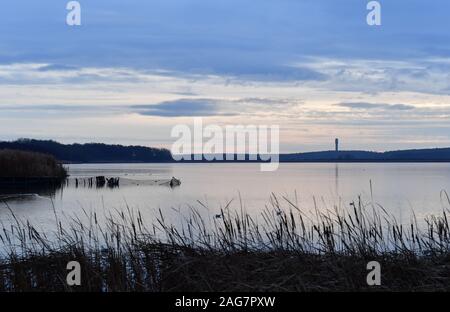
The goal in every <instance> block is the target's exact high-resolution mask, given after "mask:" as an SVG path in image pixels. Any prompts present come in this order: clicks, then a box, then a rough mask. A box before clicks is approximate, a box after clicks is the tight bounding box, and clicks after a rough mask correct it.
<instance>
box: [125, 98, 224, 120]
mask: <svg viewBox="0 0 450 312" xmlns="http://www.w3.org/2000/svg"><path fill="white" fill-rule="evenodd" d="M131 108H132V109H133V110H135V111H136V112H138V113H139V114H141V115H145V116H160V117H194V116H203V117H206V116H225V115H231V114H230V113H226V112H221V110H220V103H219V102H217V101H216V100H213V99H179V100H175V101H167V102H162V103H159V104H154V105H133V106H131Z"/></svg>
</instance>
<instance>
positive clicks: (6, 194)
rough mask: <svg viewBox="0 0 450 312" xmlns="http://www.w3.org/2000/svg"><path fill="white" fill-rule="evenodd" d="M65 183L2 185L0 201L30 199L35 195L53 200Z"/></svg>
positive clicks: (0, 187)
mask: <svg viewBox="0 0 450 312" xmlns="http://www.w3.org/2000/svg"><path fill="white" fill-rule="evenodd" d="M65 183H66V182H65V181H60V182H54V183H31V184H22V185H18V184H14V185H7V184H2V185H1V186H0V199H1V200H11V199H20V198H22V199H30V197H33V196H36V195H37V196H45V197H49V198H54V197H55V196H56V193H57V192H59V191H60V190H61V189H62V188H63V187H64V185H65Z"/></svg>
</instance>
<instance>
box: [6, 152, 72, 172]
mask: <svg viewBox="0 0 450 312" xmlns="http://www.w3.org/2000/svg"><path fill="white" fill-rule="evenodd" d="M66 176H67V172H66V170H65V168H64V167H63V166H62V164H61V163H60V162H58V161H57V160H56V159H55V158H54V157H53V156H51V155H47V154H41V153H35V152H26V151H17V150H9V149H2V150H0V178H65V177H66Z"/></svg>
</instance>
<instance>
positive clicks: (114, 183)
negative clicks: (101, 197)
mask: <svg viewBox="0 0 450 312" xmlns="http://www.w3.org/2000/svg"><path fill="white" fill-rule="evenodd" d="M107 180H108V187H111V188H113V187H119V178H110V179H107Z"/></svg>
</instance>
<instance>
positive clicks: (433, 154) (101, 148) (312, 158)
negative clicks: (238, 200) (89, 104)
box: [0, 139, 450, 164]
mask: <svg viewBox="0 0 450 312" xmlns="http://www.w3.org/2000/svg"><path fill="white" fill-rule="evenodd" d="M2 149H14V150H21V151H29V152H38V153H44V154H50V155H52V156H54V157H55V158H56V159H59V160H60V161H62V162H63V163H64V164H99V163H130V164H131V163H137V164H139V163H190V164H192V163H263V162H265V161H262V160H261V157H260V156H267V155H259V156H258V157H257V160H250V158H253V159H254V158H255V157H250V155H248V154H246V155H243V154H236V153H235V154H230V155H231V156H233V158H234V159H235V160H213V161H207V160H206V158H205V156H204V155H203V157H202V160H182V161H176V160H174V159H173V155H172V153H171V152H170V151H169V150H168V149H164V148H152V147H145V146H123V145H108V144H101V143H88V144H61V143H58V142H55V141H42V140H31V139H21V140H18V141H13V142H0V150H2ZM214 155H216V156H219V157H221V158H222V159H225V154H214ZM214 155H211V154H209V156H210V157H208V158H211V157H212V156H214ZM230 155H229V156H230ZM185 156H187V157H189V156H190V157H191V159H194V156H195V155H194V154H192V155H189V154H187V155H185ZM197 156H198V155H197ZM238 156H241V157H244V156H245V160H236V158H237V157H238ZM263 158H264V159H270V157H263ZM277 158H278V159H277ZM270 161H271V162H280V163H448V162H450V148H428V149H411V150H398V151H387V152H372V151H352V150H350V151H334V150H333V151H321V152H306V153H283V154H280V155H279V156H278V157H272V159H270Z"/></svg>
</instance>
